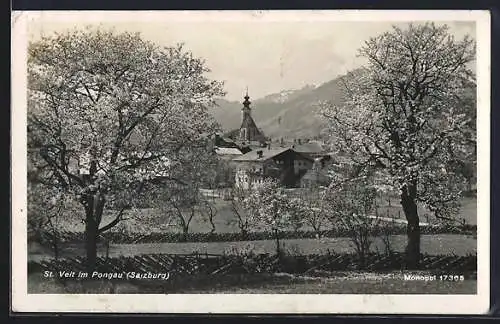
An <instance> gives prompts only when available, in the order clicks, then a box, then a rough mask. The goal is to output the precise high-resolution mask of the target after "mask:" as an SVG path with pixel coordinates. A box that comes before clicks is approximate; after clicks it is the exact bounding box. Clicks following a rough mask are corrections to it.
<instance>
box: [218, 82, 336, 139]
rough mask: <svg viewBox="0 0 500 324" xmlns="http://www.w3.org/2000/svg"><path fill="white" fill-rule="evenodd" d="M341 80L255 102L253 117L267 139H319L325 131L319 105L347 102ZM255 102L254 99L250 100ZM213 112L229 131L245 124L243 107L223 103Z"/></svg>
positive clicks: (233, 103) (284, 92) (253, 104)
mask: <svg viewBox="0 0 500 324" xmlns="http://www.w3.org/2000/svg"><path fill="white" fill-rule="evenodd" d="M342 89H343V87H342V85H341V82H340V78H337V79H334V80H332V81H329V82H326V83H324V84H322V85H320V86H318V87H317V86H314V85H307V86H305V87H303V88H301V89H297V90H285V91H282V92H280V93H276V94H271V95H267V96H265V97H263V98H260V99H257V100H255V101H253V102H252V105H251V107H252V116H253V118H254V120H255V122H256V123H257V126H258V127H259V128H261V129H262V130H263V131H264V133H265V134H266V136H270V137H272V138H280V137H285V138H287V137H288V138H296V137H297V138H299V137H315V136H317V135H319V134H320V132H321V130H322V129H323V122H322V121H321V120H320V118H319V117H318V116H317V115H316V112H317V104H318V102H319V101H322V100H330V101H333V102H334V103H337V104H340V103H342V102H343V100H344V94H343V90H342ZM250 100H251V98H250ZM217 104H218V107H217V108H215V109H214V110H213V114H214V117H215V118H216V119H217V121H219V123H220V124H221V125H222V127H223V128H224V129H225V130H226V131H228V130H232V129H235V128H238V127H239V126H240V123H241V107H242V104H241V103H240V102H236V101H227V100H224V99H220V100H218V101H217Z"/></svg>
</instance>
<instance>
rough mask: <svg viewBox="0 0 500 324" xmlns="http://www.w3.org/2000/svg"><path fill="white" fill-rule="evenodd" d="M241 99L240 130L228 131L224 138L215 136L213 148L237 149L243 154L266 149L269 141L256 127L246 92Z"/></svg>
mask: <svg viewBox="0 0 500 324" xmlns="http://www.w3.org/2000/svg"><path fill="white" fill-rule="evenodd" d="M243 99H244V101H243V107H242V108H241V126H240V128H238V129H234V130H232V131H229V132H228V133H226V134H225V135H224V136H216V140H215V146H217V147H231V148H239V149H240V150H241V152H242V153H243V154H244V153H247V152H250V151H252V150H255V149H257V148H262V147H266V146H267V145H268V144H269V142H270V140H269V139H268V138H267V137H266V136H265V135H264V132H263V131H262V130H261V129H259V128H258V127H257V124H256V123H255V120H254V119H253V117H252V108H251V107H250V104H251V101H250V96H249V95H248V90H247V92H246V94H245V97H244V98H243Z"/></svg>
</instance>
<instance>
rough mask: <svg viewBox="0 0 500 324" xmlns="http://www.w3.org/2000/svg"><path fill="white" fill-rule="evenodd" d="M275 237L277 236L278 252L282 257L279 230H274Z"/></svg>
mask: <svg viewBox="0 0 500 324" xmlns="http://www.w3.org/2000/svg"><path fill="white" fill-rule="evenodd" d="M274 237H275V238H276V254H277V255H278V257H281V250H280V237H279V233H278V230H276V229H275V230H274Z"/></svg>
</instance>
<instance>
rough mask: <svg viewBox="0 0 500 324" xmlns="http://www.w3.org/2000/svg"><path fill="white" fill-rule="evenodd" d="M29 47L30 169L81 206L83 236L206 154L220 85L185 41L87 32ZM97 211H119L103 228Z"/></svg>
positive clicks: (180, 176)
mask: <svg viewBox="0 0 500 324" xmlns="http://www.w3.org/2000/svg"><path fill="white" fill-rule="evenodd" d="M28 53H29V57H28V148H29V152H30V155H32V157H33V159H32V161H33V168H34V169H35V170H37V173H38V175H39V176H40V177H39V178H43V181H44V182H45V183H48V184H50V185H51V186H53V187H56V188H58V189H59V190H60V191H61V192H64V193H65V194H66V195H70V196H71V197H73V198H74V199H75V200H77V201H79V202H80V203H81V204H82V206H83V209H84V210H85V215H86V218H85V222H86V226H87V227H86V232H87V234H90V232H93V231H94V230H95V231H96V232H97V233H98V232H102V231H105V230H107V229H109V228H111V227H113V226H114V225H116V224H117V223H118V222H119V221H120V220H121V218H122V216H123V213H124V211H125V210H126V209H127V208H130V207H131V206H133V205H134V203H135V201H136V199H137V198H138V197H140V193H141V192H144V191H143V189H144V187H145V186H150V185H156V184H160V183H165V182H166V181H167V182H172V183H177V184H179V185H183V184H186V181H189V180H192V179H190V178H189V177H188V178H186V177H185V175H186V172H189V170H190V169H192V168H191V167H190V165H191V161H193V156H196V157H200V156H202V155H207V154H210V153H209V151H208V150H207V144H208V138H209V136H210V135H212V134H213V133H215V132H216V131H218V125H217V123H216V122H215V121H214V119H213V118H212V117H211V115H210V114H209V109H210V108H211V107H212V106H213V105H214V98H215V97H216V96H220V95H223V91H222V83H221V82H217V81H212V80H209V79H208V78H207V77H206V76H205V75H206V73H207V72H209V70H208V68H207V67H206V66H205V63H204V61H203V60H201V59H199V58H196V57H194V56H193V55H192V53H191V52H189V51H187V50H185V49H184V47H183V46H182V45H177V46H174V47H164V48H162V47H160V46H158V45H156V44H154V43H152V42H149V41H146V40H143V39H142V38H141V37H140V35H139V34H131V33H127V32H124V33H117V32H114V31H112V30H109V31H108V30H101V29H92V28H88V29H85V30H75V31H71V32H66V33H61V34H55V35H54V36H51V37H45V38H42V39H41V40H39V41H36V42H32V43H30V44H29V52H28ZM198 160H199V159H198ZM104 208H109V209H113V210H117V215H116V218H115V219H114V220H113V221H112V222H111V223H109V224H106V225H103V226H100V223H101V217H102V212H103V210H104ZM89 231H90V232H89Z"/></svg>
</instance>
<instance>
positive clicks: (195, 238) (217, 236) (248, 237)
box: [38, 225, 477, 244]
mask: <svg viewBox="0 0 500 324" xmlns="http://www.w3.org/2000/svg"><path fill="white" fill-rule="evenodd" d="M476 229H477V228H476V226H475V225H465V226H446V225H441V226H432V227H431V226H426V227H422V228H421V233H422V234H424V235H425V234H427V235H430V234H464V235H465V234H469V235H470V234H474V233H476ZM373 234H374V235H385V234H388V235H398V234H400V235H404V234H406V227H404V226H395V227H392V228H379V229H377V228H375V229H374V230H373ZM349 236H350V233H349V231H348V230H344V229H333V230H327V231H321V232H319V233H316V232H315V231H283V232H280V233H279V237H280V239H311V238H318V237H323V238H335V237H349ZM53 238H54V234H53V233H52V232H48V231H47V232H43V233H41V235H39V237H38V240H40V241H41V242H42V243H48V242H52V240H53ZM57 238H58V240H59V242H78V241H82V240H84V238H85V235H84V233H83V232H69V231H64V232H59V233H58V234H57ZM101 238H102V239H103V240H104V241H108V242H110V243H115V244H133V243H175V242H234V241H260V240H272V239H274V233H273V232H270V231H262V232H249V233H247V234H245V235H244V234H242V233H187V234H183V233H172V232H151V233H147V234H145V233H133V232H126V233H121V232H113V231H110V232H106V233H103V234H102V236H101Z"/></svg>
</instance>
